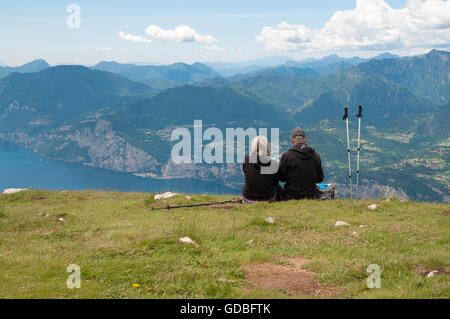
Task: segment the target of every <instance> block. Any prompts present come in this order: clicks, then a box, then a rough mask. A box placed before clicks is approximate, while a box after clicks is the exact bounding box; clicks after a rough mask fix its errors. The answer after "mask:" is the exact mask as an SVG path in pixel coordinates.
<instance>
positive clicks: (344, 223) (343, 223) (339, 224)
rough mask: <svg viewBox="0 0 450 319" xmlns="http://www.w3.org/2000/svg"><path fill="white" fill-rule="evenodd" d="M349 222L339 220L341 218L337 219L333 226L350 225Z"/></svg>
mask: <svg viewBox="0 0 450 319" xmlns="http://www.w3.org/2000/svg"><path fill="white" fill-rule="evenodd" d="M350 225H351V224H350V223H347V222H343V221H341V220H338V221H337V222H336V223H335V224H334V227H339V226H350Z"/></svg>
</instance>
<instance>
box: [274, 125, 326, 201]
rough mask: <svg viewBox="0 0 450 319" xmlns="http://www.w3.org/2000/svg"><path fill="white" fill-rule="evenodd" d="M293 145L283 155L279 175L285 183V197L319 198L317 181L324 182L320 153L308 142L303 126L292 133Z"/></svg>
mask: <svg viewBox="0 0 450 319" xmlns="http://www.w3.org/2000/svg"><path fill="white" fill-rule="evenodd" d="M291 143H292V145H293V147H292V148H290V149H289V150H288V151H287V152H285V153H284V154H283V155H282V156H281V160H280V165H279V168H278V177H279V180H280V181H281V182H286V183H285V184H284V191H285V196H286V197H285V199H287V200H290V199H303V198H309V199H313V198H317V197H318V193H317V190H316V183H321V182H323V179H324V175H323V169H322V162H321V159H320V155H319V154H318V153H317V152H316V151H315V150H314V149H313V148H312V147H310V146H308V145H307V144H306V134H305V131H304V130H303V129H302V128H299V127H297V128H295V129H293V130H292V133H291Z"/></svg>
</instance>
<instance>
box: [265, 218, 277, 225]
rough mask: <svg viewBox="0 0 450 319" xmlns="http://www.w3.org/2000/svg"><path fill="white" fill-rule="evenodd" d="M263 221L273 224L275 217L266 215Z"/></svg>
mask: <svg viewBox="0 0 450 319" xmlns="http://www.w3.org/2000/svg"><path fill="white" fill-rule="evenodd" d="M265 221H266V222H268V223H269V224H274V223H275V218H272V217H267V218H266V219H265Z"/></svg>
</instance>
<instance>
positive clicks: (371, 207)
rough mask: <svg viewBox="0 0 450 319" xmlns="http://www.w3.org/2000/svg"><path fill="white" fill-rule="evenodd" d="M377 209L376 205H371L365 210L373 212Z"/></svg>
mask: <svg viewBox="0 0 450 319" xmlns="http://www.w3.org/2000/svg"><path fill="white" fill-rule="evenodd" d="M377 207H378V205H377V204H372V205H369V206H367V208H368V209H370V210H374V209H375V208H377Z"/></svg>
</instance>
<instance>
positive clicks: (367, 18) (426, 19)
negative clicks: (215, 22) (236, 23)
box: [256, 0, 450, 52]
mask: <svg viewBox="0 0 450 319" xmlns="http://www.w3.org/2000/svg"><path fill="white" fill-rule="evenodd" d="M256 40H258V41H260V42H264V43H265V49H266V50H268V51H286V50H300V51H306V52H311V51H330V50H358V49H360V50H361V49H363V50H386V49H401V48H430V47H444V46H448V45H449V44H450V1H441V0H426V1H425V2H422V1H421V0H408V1H407V6H406V7H405V8H402V9H393V8H391V7H390V6H389V5H388V4H387V3H386V2H385V1H384V0H357V1H356V8H355V9H353V10H346V11H337V12H335V13H334V14H333V16H332V17H331V19H330V20H329V21H328V22H327V23H326V24H325V25H324V27H323V28H322V29H310V28H308V27H306V26H304V25H292V24H289V23H286V22H281V23H280V24H279V25H278V26H275V27H272V26H265V27H263V29H262V31H261V34H260V35H259V36H257V37H256Z"/></svg>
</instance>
